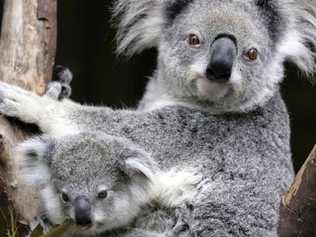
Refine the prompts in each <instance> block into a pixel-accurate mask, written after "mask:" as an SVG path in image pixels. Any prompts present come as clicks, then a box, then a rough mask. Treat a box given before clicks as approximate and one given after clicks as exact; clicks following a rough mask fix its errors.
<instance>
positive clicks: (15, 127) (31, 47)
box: [0, 0, 57, 225]
mask: <svg viewBox="0 0 316 237" xmlns="http://www.w3.org/2000/svg"><path fill="white" fill-rule="evenodd" d="M3 4H4V5H3V18H2V27H1V38H0V80H2V81H5V82H7V83H11V84H16V85H18V86H21V87H23V88H26V89H29V90H32V91H34V92H36V93H38V94H42V93H44V92H45V90H46V86H47V83H48V81H49V80H50V79H51V75H52V68H53V64H54V59H55V51H56V32H57V31H56V30H57V26H56V25H57V24H56V23H57V14H56V12H57V0H4V1H3ZM29 128H30V127H29V126H26V125H21V124H19V123H17V122H14V121H8V120H7V119H5V118H3V117H1V118H0V200H2V201H3V200H6V201H7V204H9V205H10V207H11V208H13V210H14V213H15V217H16V218H17V222H18V223H22V224H25V225H28V224H29V223H30V222H31V221H32V219H33V218H34V217H35V216H36V214H37V211H38V203H37V202H36V200H38V199H37V198H36V195H35V194H34V193H33V191H32V190H31V189H30V187H27V186H26V185H24V184H23V180H21V179H20V177H19V175H18V174H17V170H16V164H15V163H16V162H15V160H14V159H13V157H12V156H11V154H12V148H13V146H14V145H15V144H16V143H17V142H19V141H21V140H23V139H25V138H26V137H27V136H28V134H30V133H29V130H30V129H29ZM1 210H4V209H3V206H2V207H1Z"/></svg>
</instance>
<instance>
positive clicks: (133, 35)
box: [113, 0, 165, 56]
mask: <svg viewBox="0 0 316 237" xmlns="http://www.w3.org/2000/svg"><path fill="white" fill-rule="evenodd" d="M164 5H165V4H164V0H116V1H115V3H114V6H113V19H114V20H115V21H117V27H118V31H117V37H116V38H117V42H118V46H117V52H118V53H119V54H121V53H123V52H125V53H126V54H127V55H129V56H131V55H133V54H135V53H139V52H141V51H142V50H144V49H145V48H150V47H156V46H157V45H158V41H159V37H160V35H161V30H162V27H163V23H164V17H163V6H164Z"/></svg>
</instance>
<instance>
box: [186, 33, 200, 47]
mask: <svg viewBox="0 0 316 237" xmlns="http://www.w3.org/2000/svg"><path fill="white" fill-rule="evenodd" d="M187 42H188V44H189V45H190V46H191V47H193V48H199V47H200V46H201V40H200V38H199V36H197V35H196V34H189V36H188V39H187Z"/></svg>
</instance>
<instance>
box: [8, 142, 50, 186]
mask: <svg viewBox="0 0 316 237" xmlns="http://www.w3.org/2000/svg"><path fill="white" fill-rule="evenodd" d="M54 144H55V143H54V141H53V139H51V138H49V137H47V136H41V137H36V138H32V139H29V140H26V141H24V142H22V143H20V144H18V145H17V146H16V148H15V150H14V157H15V159H16V161H17V164H18V168H19V172H20V174H21V176H22V179H23V180H24V181H25V182H26V183H27V184H30V185H32V186H36V187H42V186H43V185H45V184H47V183H48V182H49V181H50V177H51V174H50V164H51V159H52V154H53V150H54V147H55V145H54Z"/></svg>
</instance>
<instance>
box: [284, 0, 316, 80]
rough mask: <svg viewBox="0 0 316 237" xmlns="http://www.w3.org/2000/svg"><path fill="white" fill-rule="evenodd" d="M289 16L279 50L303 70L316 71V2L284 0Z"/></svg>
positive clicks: (311, 72) (307, 71)
mask: <svg viewBox="0 0 316 237" xmlns="http://www.w3.org/2000/svg"><path fill="white" fill-rule="evenodd" d="M282 3H283V4H282V7H283V10H284V11H285V12H286V13H285V14H287V15H288V16H289V17H287V19H288V27H287V28H288V29H287V30H286V31H285V32H286V35H285V37H284V39H283V40H282V43H281V45H280V48H279V51H280V52H281V54H282V55H284V56H285V58H287V59H289V60H290V61H292V62H293V63H295V64H296V65H297V66H298V67H299V68H300V69H301V70H302V71H303V72H306V73H307V74H313V73H315V72H316V64H315V51H316V4H315V3H314V2H313V1H309V0H301V1H282Z"/></svg>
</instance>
